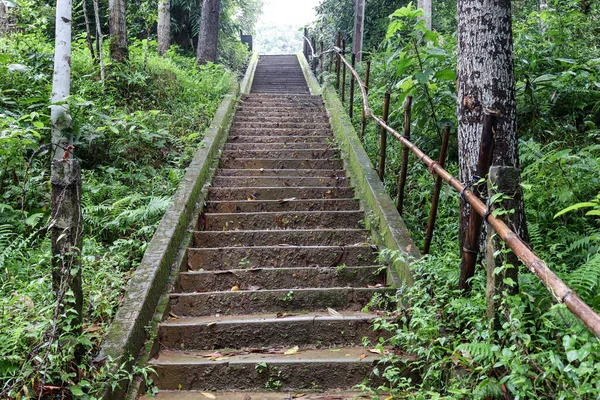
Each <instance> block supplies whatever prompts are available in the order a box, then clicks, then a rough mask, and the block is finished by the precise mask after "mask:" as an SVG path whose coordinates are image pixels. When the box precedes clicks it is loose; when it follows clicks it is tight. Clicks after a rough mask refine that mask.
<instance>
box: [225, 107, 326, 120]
mask: <svg viewBox="0 0 600 400" xmlns="http://www.w3.org/2000/svg"><path fill="white" fill-rule="evenodd" d="M235 116H236V118H250V117H251V118H276V119H279V118H310V119H311V120H312V119H315V120H317V119H318V120H319V121H320V120H323V121H325V122H329V116H328V115H327V113H326V112H325V111H317V110H315V112H312V113H307V112H306V111H300V110H294V109H289V110H288V111H285V112H279V111H271V109H254V110H248V109H243V107H240V108H238V111H237V112H236V113H235Z"/></svg>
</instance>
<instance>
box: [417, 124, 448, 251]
mask: <svg viewBox="0 0 600 400" xmlns="http://www.w3.org/2000/svg"><path fill="white" fill-rule="evenodd" d="M449 138H450V125H446V126H445V127H444V136H443V137H442V149H441V150H440V159H439V161H438V164H439V165H440V167H442V168H444V164H445V163H446V153H447V152H448V140H449ZM431 172H432V173H433V170H431ZM441 190H442V177H441V176H439V175H437V174H436V177H435V187H434V189H433V198H432V199H431V210H430V211H429V222H428V223H427V232H426V233H425V245H424V246H423V254H429V249H430V247H431V241H432V240H433V228H434V227H435V218H436V217H437V210H438V205H439V200H440V191H441Z"/></svg>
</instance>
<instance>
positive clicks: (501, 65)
mask: <svg viewBox="0 0 600 400" xmlns="http://www.w3.org/2000/svg"><path fill="white" fill-rule="evenodd" d="M457 5H458V63H457V82H458V146H459V169H460V179H461V181H462V182H465V183H469V182H471V180H472V178H473V172H474V170H475V166H476V165H477V160H478V149H479V144H480V140H481V132H482V123H483V113H484V110H486V109H489V110H490V111H492V112H495V113H497V115H498V120H497V125H496V132H495V146H494V147H495V151H494V156H493V158H492V165H496V166H512V167H516V168H518V167H519V157H518V150H517V122H516V100H515V79H514V69H513V43H512V18H511V3H510V0H485V1H484V0H458V2H457ZM517 179H518V178H517ZM498 190H499V191H500V192H502V191H503V188H501V187H500V188H498ZM468 212H469V207H468V206H467V205H466V204H464V202H462V201H461V213H460V217H461V223H460V238H461V243H460V244H461V249H462V245H463V241H462V240H463V238H464V233H465V230H466V225H467V222H468ZM515 212H516V215H517V218H516V221H517V223H516V224H515V226H512V227H511V228H512V229H513V230H514V231H516V232H517V233H519V234H520V235H521V237H523V238H524V239H525V238H526V232H527V230H526V227H525V214H524V210H523V204H522V202H520V205H519V207H518V208H517V209H516V210H515Z"/></svg>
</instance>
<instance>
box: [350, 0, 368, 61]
mask: <svg viewBox="0 0 600 400" xmlns="http://www.w3.org/2000/svg"><path fill="white" fill-rule="evenodd" d="M364 24H365V0H356V5H355V7H354V35H353V37H352V52H353V53H354V54H356V62H361V60H362V49H363V33H364Z"/></svg>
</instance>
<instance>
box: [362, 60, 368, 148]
mask: <svg viewBox="0 0 600 400" xmlns="http://www.w3.org/2000/svg"><path fill="white" fill-rule="evenodd" d="M370 72H371V60H369V61H367V70H366V71H365V92H366V93H367V94H369V74H370ZM361 109H362V123H361V125H360V139H361V140H362V139H363V138H364V137H365V129H366V128H367V114H365V109H364V108H363V107H361Z"/></svg>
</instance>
